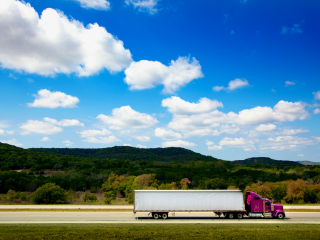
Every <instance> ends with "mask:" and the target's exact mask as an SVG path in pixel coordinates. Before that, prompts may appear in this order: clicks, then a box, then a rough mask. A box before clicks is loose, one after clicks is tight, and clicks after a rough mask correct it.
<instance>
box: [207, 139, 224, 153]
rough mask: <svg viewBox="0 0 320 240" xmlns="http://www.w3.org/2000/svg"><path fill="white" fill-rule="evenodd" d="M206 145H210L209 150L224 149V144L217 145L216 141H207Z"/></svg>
mask: <svg viewBox="0 0 320 240" xmlns="http://www.w3.org/2000/svg"><path fill="white" fill-rule="evenodd" d="M206 145H207V146H208V150H213V151H218V150H222V149H223V147H222V146H218V145H215V144H214V142H211V141H209V140H207V141H206Z"/></svg>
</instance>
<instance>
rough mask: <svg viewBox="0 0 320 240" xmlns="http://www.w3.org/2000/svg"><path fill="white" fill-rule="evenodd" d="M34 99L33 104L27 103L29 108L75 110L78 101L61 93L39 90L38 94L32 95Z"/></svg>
mask: <svg viewBox="0 0 320 240" xmlns="http://www.w3.org/2000/svg"><path fill="white" fill-rule="evenodd" d="M33 96H34V97H35V98H36V99H35V100H34V102H33V103H28V106H29V107H37V108H58V107H62V108H75V107H77V103H78V102H79V101H80V100H79V98H77V97H73V96H71V95H67V94H65V93H63V92H58V91H57V92H51V91H50V90H47V89H41V90H39V91H38V94H33Z"/></svg>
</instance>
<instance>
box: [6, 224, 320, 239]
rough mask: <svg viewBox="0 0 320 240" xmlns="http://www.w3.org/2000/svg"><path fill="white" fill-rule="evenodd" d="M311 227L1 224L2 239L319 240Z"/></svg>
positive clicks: (316, 226) (289, 225)
mask: <svg viewBox="0 0 320 240" xmlns="http://www.w3.org/2000/svg"><path fill="white" fill-rule="evenodd" d="M319 235H320V228H319V227H318V225H311V224H310V225H308V224H214V223H213V224H188V223H186V224H50V225H49V224H36V225H31V224H30V225H18V224H10V225H7V224H1V225H0V239H95V240H97V239H172V238H175V239H252V238H254V239H291V240H294V239H305V238H306V237H307V238H308V239H319Z"/></svg>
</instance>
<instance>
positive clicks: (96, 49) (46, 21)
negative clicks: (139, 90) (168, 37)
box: [0, 0, 132, 76]
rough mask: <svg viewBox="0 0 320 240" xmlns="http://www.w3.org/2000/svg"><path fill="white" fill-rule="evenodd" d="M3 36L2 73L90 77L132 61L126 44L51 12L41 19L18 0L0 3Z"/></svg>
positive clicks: (97, 28)
mask: <svg viewBox="0 0 320 240" xmlns="http://www.w3.org/2000/svg"><path fill="white" fill-rule="evenodd" d="M86 2H89V1H86ZM90 2H93V1H90ZM0 32H1V38H0V63H1V66H2V67H3V68H8V69H14V70H22V71H25V72H27V73H35V74H40V75H53V74H58V73H63V74H71V73H76V74H77V75H78V76H90V75H93V74H97V73H98V72H99V71H101V70H103V69H107V70H109V71H111V72H118V71H122V70H123V69H124V68H126V67H127V66H128V65H129V64H130V62H131V61H132V58H131V53H130V51H129V50H126V49H125V48H124V46H123V42H122V41H121V40H118V39H117V38H116V37H114V36H113V35H112V34H110V33H108V32H107V30H106V29H105V28H104V27H100V26H99V25H98V24H97V23H94V24H88V26H86V27H85V26H84V25H83V23H81V22H79V21H77V20H75V19H71V20H69V19H68V17H66V16H65V15H64V14H63V13H62V12H60V11H57V10H54V9H51V8H47V9H45V10H44V11H43V12H42V14H41V16H40V17H39V15H38V13H37V12H36V11H35V9H34V8H33V7H31V5H30V4H29V3H24V2H20V1H15V0H1V1H0Z"/></svg>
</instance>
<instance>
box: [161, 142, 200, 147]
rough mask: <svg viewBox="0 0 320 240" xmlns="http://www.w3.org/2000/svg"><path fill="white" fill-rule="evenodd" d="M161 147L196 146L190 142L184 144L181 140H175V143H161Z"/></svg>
mask: <svg viewBox="0 0 320 240" xmlns="http://www.w3.org/2000/svg"><path fill="white" fill-rule="evenodd" d="M161 145H162V147H165V148H166V147H195V146H197V145H196V144H194V143H192V142H186V141H182V140H177V141H167V142H163V143H161Z"/></svg>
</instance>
